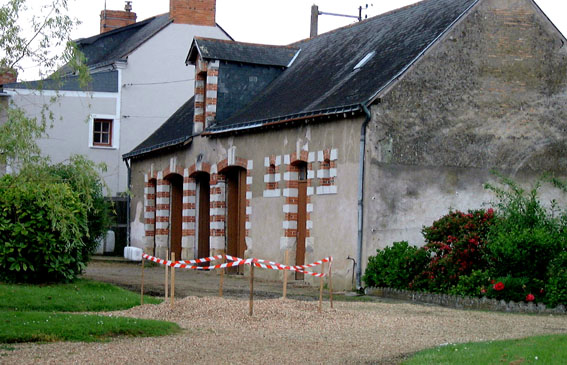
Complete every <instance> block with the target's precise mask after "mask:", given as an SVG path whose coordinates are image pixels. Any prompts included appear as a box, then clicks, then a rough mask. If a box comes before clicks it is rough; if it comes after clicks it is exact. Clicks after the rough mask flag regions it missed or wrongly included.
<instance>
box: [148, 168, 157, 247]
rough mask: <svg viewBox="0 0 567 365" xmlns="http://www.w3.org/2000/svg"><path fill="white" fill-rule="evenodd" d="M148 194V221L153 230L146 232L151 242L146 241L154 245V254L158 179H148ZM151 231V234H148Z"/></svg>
mask: <svg viewBox="0 0 567 365" xmlns="http://www.w3.org/2000/svg"><path fill="white" fill-rule="evenodd" d="M148 185H149V186H148V188H149V192H148V196H147V204H148V206H147V207H146V222H148V225H149V226H151V227H152V228H151V231H150V232H146V234H147V235H148V236H149V242H148V241H146V242H147V243H146V245H148V244H151V247H152V255H154V256H155V255H156V203H157V201H156V188H157V180H156V179H150V180H149V181H148ZM148 233H149V234H148Z"/></svg>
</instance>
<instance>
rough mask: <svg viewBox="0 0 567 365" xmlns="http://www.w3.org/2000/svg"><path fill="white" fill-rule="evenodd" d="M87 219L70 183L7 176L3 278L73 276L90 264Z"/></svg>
mask: <svg viewBox="0 0 567 365" xmlns="http://www.w3.org/2000/svg"><path fill="white" fill-rule="evenodd" d="M53 202H57V206H55V205H54V204H53ZM55 217H57V218H55ZM86 217H87V215H86V209H85V207H84V205H83V204H82V203H81V201H80V199H79V197H78V195H77V194H76V193H74V192H73V191H72V190H71V188H70V187H69V186H68V185H65V184H52V183H37V182H33V183H32V182H25V181H17V180H16V179H14V178H13V177H12V176H9V175H6V176H4V177H3V178H2V179H1V180H0V240H1V241H2V245H1V246H0V267H1V269H2V270H1V271H0V278H1V280H3V281H10V282H16V281H17V282H46V281H66V280H71V279H73V278H74V277H75V276H76V275H77V274H78V273H80V272H81V270H82V269H83V267H84V264H83V262H84V259H83V253H82V250H81V248H82V245H83V243H82V241H81V238H82V237H83V236H85V235H86V234H87V224H86V223H87V220H86Z"/></svg>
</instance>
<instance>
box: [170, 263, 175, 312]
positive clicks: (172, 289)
mask: <svg viewBox="0 0 567 365" xmlns="http://www.w3.org/2000/svg"><path fill="white" fill-rule="evenodd" d="M171 261H173V262H175V252H172V253H171ZM174 301H175V267H173V266H172V267H171V306H172V307H173V302H174Z"/></svg>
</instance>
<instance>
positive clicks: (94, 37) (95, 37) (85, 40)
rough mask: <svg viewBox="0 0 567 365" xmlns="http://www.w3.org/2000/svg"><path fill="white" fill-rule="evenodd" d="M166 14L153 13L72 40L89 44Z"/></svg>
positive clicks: (143, 24)
mask: <svg viewBox="0 0 567 365" xmlns="http://www.w3.org/2000/svg"><path fill="white" fill-rule="evenodd" d="M166 14H167V15H169V13H164V14H159V15H154V16H152V17H149V18H147V19H144V20H141V21H139V22H136V23H132V24H128V25H125V26H123V27H120V28H116V29H112V30H110V31H108V32H104V33H99V34H95V35H92V36H90V37H86V38H79V39H76V40H74V42H75V43H77V44H78V45H81V44H91V43H94V42H95V41H96V40H99V39H101V38H106V37H110V36H112V35H115V34H116V33H120V32H123V31H125V30H130V29H134V28H138V27H142V26H145V25H147V24H148V23H150V22H151V21H153V20H154V19H156V18H159V17H162V16H164V15H166Z"/></svg>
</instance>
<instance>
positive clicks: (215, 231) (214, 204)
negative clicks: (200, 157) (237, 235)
mask: <svg viewBox="0 0 567 365" xmlns="http://www.w3.org/2000/svg"><path fill="white" fill-rule="evenodd" d="M216 171H217V168H216V165H213V166H212V167H211V177H210V182H209V184H210V238H209V242H210V252H211V256H213V255H220V254H223V253H225V249H226V242H225V236H226V225H225V221H226V181H225V177H224V176H223V175H220V174H218V173H217V172H216Z"/></svg>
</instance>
